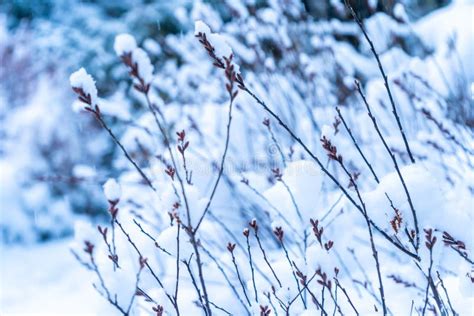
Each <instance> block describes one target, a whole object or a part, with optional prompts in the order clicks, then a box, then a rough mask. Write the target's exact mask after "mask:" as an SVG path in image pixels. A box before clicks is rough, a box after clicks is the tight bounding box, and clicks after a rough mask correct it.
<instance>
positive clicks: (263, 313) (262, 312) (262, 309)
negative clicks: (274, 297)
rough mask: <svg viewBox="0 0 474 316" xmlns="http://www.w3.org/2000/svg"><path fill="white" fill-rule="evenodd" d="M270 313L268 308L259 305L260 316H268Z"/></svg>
mask: <svg viewBox="0 0 474 316" xmlns="http://www.w3.org/2000/svg"><path fill="white" fill-rule="evenodd" d="M271 311H272V310H271V309H270V308H269V307H268V306H266V305H265V306H263V305H260V316H269V315H270V312H271Z"/></svg>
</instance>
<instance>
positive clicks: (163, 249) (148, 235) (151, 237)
mask: <svg viewBox="0 0 474 316" xmlns="http://www.w3.org/2000/svg"><path fill="white" fill-rule="evenodd" d="M133 222H134V223H135V225H137V226H138V228H140V231H141V232H142V233H143V234H144V235H145V236H147V237H148V238H150V239H151V240H152V241H153V242H154V243H155V246H156V247H157V248H158V249H160V250H161V251H163V252H164V253H166V254H167V255H168V256H172V254H171V253H169V251H168V250H166V249H165V248H163V247H161V246H160V245H159V244H158V242H157V241H156V238H155V237H153V236H152V235H150V234H149V233H148V232H147V231H145V230H144V229H143V227H142V225H141V224H140V223H139V222H137V221H136V220H135V219H133Z"/></svg>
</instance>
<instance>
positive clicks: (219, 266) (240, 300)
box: [202, 247, 251, 316]
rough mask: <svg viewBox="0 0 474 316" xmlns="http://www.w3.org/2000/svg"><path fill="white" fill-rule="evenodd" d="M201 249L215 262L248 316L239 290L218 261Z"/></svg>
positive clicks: (248, 312) (204, 249)
mask: <svg viewBox="0 0 474 316" xmlns="http://www.w3.org/2000/svg"><path fill="white" fill-rule="evenodd" d="M202 250H203V251H204V253H205V254H206V255H207V256H208V257H209V258H211V260H212V261H213V262H214V263H215V264H216V266H217V269H219V271H220V272H221V273H222V275H223V276H224V279H225V280H226V282H227V284H228V285H229V287H230V288H231V289H232V292H234V295H235V296H236V297H237V299H238V300H239V302H240V303H241V304H242V306H243V307H244V308H245V310H246V311H247V314H248V315H249V316H250V315H251V314H250V311H249V309H248V307H247V305H246V304H245V302H244V301H243V300H242V298H241V297H240V295H239V292H238V291H237V289H236V288H235V286H234V284H233V283H232V282H231V281H230V279H229V277H228V275H227V273H225V271H224V269H223V268H222V266H221V265H220V263H219V261H217V259H216V258H215V257H214V256H213V255H212V254H211V253H210V252H209V251H208V250H207V249H206V248H204V247H202Z"/></svg>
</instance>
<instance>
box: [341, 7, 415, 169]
mask: <svg viewBox="0 0 474 316" xmlns="http://www.w3.org/2000/svg"><path fill="white" fill-rule="evenodd" d="M344 2H345V4H346V6H347V7H348V8H349V11H350V13H351V15H352V17H353V18H354V20H355V21H356V23H357V25H358V26H359V28H360V30H361V31H362V33H363V34H364V37H365V39H366V40H367V43H368V44H369V46H370V50H371V51H372V54H373V55H374V57H375V59H376V60H377V65H378V68H379V70H380V73H381V74H382V77H383V81H384V84H385V89H386V90H387V94H388V98H389V99H390V104H391V105H392V113H393V115H394V116H395V120H396V121H397V125H398V129H399V130H400V134H401V135H402V138H403V142H404V143H405V148H406V150H407V152H408V155H409V156H410V160H411V162H412V163H415V158H413V155H412V153H411V150H410V146H409V145H408V141H407V137H406V135H405V132H404V131H403V127H402V123H401V121H400V117H399V116H398V113H397V107H396V106H395V101H394V100H393V96H392V91H391V90H390V86H389V84H388V78H387V75H386V74H385V70H384V69H383V67H382V63H381V61H380V58H379V55H378V54H377V52H376V50H375V47H374V43H373V42H372V40H371V39H370V37H369V34H368V33H367V31H366V30H365V28H364V25H363V24H362V21H361V20H360V19H359V17H358V16H357V14H356V13H355V11H354V8H352V6H351V5H350V3H349V1H348V0H345V1H344Z"/></svg>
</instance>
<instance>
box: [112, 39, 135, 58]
mask: <svg viewBox="0 0 474 316" xmlns="http://www.w3.org/2000/svg"><path fill="white" fill-rule="evenodd" d="M135 48H137V42H136V41H135V38H134V37H133V36H132V35H130V34H126V33H123V34H119V35H117V36H116V37H115V42H114V50H115V52H116V53H117V55H118V56H119V57H120V56H122V55H124V54H128V53H131V52H132V51H133V50H134V49H135Z"/></svg>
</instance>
